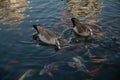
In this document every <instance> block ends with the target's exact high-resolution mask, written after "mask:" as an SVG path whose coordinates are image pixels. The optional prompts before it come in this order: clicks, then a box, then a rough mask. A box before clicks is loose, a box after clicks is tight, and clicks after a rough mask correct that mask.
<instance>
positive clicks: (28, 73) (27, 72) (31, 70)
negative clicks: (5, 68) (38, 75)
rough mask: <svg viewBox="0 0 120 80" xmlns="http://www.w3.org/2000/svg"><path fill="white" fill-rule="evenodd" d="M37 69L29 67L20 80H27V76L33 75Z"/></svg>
mask: <svg viewBox="0 0 120 80" xmlns="http://www.w3.org/2000/svg"><path fill="white" fill-rule="evenodd" d="M35 72H36V71H35V70H33V69H29V70H27V71H26V72H25V73H24V74H23V75H22V76H21V77H20V78H19V79H18V80H25V78H28V77H31V76H32V75H34V74H35Z"/></svg>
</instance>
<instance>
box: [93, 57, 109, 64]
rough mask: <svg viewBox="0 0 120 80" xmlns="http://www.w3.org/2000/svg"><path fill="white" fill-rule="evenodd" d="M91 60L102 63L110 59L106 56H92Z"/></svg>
mask: <svg viewBox="0 0 120 80" xmlns="http://www.w3.org/2000/svg"><path fill="white" fill-rule="evenodd" d="M91 60H92V62H95V63H101V62H106V61H108V59H107V58H104V57H91Z"/></svg>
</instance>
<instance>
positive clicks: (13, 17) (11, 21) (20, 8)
mask: <svg viewBox="0 0 120 80" xmlns="http://www.w3.org/2000/svg"><path fill="white" fill-rule="evenodd" d="M26 6H28V2H27V1H25V0H0V23H2V24H7V25H17V24H20V23H22V20H23V19H24V18H25V17H26V15H25V14H23V12H25V10H26Z"/></svg>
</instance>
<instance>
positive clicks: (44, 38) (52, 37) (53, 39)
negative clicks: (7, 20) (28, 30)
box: [33, 25, 61, 50]
mask: <svg viewBox="0 0 120 80" xmlns="http://www.w3.org/2000/svg"><path fill="white" fill-rule="evenodd" d="M33 27H34V29H35V30H36V31H37V33H36V34H34V35H33V39H34V40H36V41H41V42H43V43H46V44H48V45H54V46H56V49H57V50H60V49H61V46H60V42H59V40H58V38H57V36H56V34H55V33H53V32H52V31H50V30H48V29H45V28H43V27H42V26H41V25H33Z"/></svg>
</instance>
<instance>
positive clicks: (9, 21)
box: [0, 0, 120, 80]
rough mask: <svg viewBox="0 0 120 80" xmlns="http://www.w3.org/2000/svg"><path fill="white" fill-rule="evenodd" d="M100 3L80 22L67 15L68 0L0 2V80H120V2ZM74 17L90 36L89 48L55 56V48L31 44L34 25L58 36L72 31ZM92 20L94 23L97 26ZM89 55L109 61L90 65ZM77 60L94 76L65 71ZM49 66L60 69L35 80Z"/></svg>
mask: <svg viewBox="0 0 120 80" xmlns="http://www.w3.org/2000/svg"><path fill="white" fill-rule="evenodd" d="M70 1H72V0H70ZM73 1H74V0H73ZM79 1H81V0H79ZM100 2H101V3H102V5H101V9H100V10H99V12H98V13H96V14H95V15H91V16H89V17H86V16H88V15H86V16H85V15H84V16H82V17H81V16H80V15H76V14H75V13H73V14H72V11H74V10H69V8H70V5H71V4H70V3H69V0H25V1H24V0H0V80H120V0H114V1H113V0H101V1H100ZM70 9H72V8H70ZM70 11H71V12H70ZM72 17H77V18H78V19H80V20H81V19H82V20H81V21H84V22H88V23H90V24H91V26H92V28H93V31H94V34H93V35H94V36H93V37H92V39H91V40H90V42H89V44H88V48H86V47H85V45H84V41H81V42H80V43H77V44H72V46H70V47H66V48H63V49H61V50H59V51H57V52H56V51H55V49H54V48H55V47H54V46H43V45H37V44H36V43H29V42H31V41H32V34H33V33H34V32H35V30H34V29H33V28H32V25H33V24H41V25H42V26H43V27H44V28H47V29H49V30H51V31H55V32H59V33H62V31H63V30H64V29H66V28H67V27H71V26H72V23H71V21H70V19H71V18H72ZM94 20H98V22H97V23H95V25H94V24H92V22H91V21H94ZM98 28H100V29H101V30H100V31H99V30H98ZM21 41H26V43H22V42H21ZM27 41H28V43H27ZM32 42H34V41H32ZM88 54H89V55H88ZM90 55H92V56H96V57H105V58H106V59H107V61H105V62H101V63H94V62H92V61H91V59H89V56H90ZM76 56H81V57H82V58H83V59H84V60H85V63H84V65H85V66H86V67H87V69H88V70H89V71H91V70H95V69H98V71H96V72H93V73H95V74H92V73H91V75H89V74H87V73H85V72H84V71H77V69H76V68H75V69H73V68H71V67H69V66H68V65H67V64H66V63H67V62H71V61H73V57H76ZM52 63H56V64H57V65H58V69H57V70H53V71H51V73H52V74H53V75H52V76H51V75H50V74H48V73H45V74H43V75H39V73H40V71H41V70H42V69H43V67H44V65H48V64H52ZM29 72H31V73H29ZM24 73H28V74H24ZM23 75H25V76H23ZM53 76H54V78H53Z"/></svg>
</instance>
